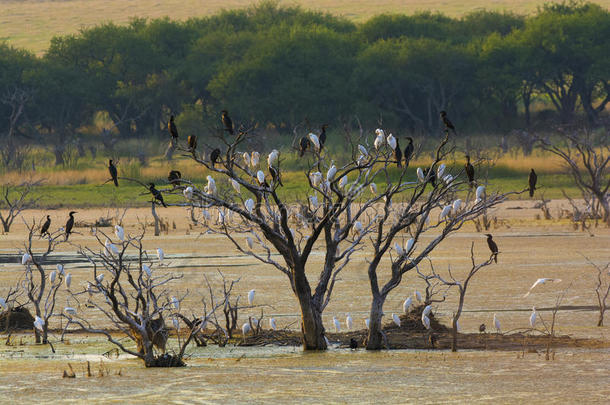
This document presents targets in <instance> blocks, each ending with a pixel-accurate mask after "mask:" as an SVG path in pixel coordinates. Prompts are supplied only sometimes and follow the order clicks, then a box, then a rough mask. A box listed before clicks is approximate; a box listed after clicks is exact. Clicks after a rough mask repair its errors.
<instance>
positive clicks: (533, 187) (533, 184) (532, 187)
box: [528, 169, 538, 197]
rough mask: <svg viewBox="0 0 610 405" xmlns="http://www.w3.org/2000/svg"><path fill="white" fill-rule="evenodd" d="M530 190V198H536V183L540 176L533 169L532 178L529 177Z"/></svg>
mask: <svg viewBox="0 0 610 405" xmlns="http://www.w3.org/2000/svg"><path fill="white" fill-rule="evenodd" d="M528 180H529V186H530V187H529V189H530V197H533V196H534V190H536V182H537V181H538V176H537V175H536V172H535V171H534V169H532V171H531V172H530V177H529V179H528Z"/></svg>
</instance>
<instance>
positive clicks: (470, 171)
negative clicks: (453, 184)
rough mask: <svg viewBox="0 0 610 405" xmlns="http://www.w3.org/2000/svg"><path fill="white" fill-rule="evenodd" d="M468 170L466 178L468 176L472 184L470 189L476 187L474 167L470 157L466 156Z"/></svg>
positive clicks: (465, 166)
mask: <svg viewBox="0 0 610 405" xmlns="http://www.w3.org/2000/svg"><path fill="white" fill-rule="evenodd" d="M464 168H465V169H466V176H468V182H469V183H470V187H472V186H473V185H474V166H473V165H472V164H471V163H470V156H469V155H466V164H465V165H464Z"/></svg>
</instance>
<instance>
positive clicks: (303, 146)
mask: <svg viewBox="0 0 610 405" xmlns="http://www.w3.org/2000/svg"><path fill="white" fill-rule="evenodd" d="M307 148H309V138H307V137H306V136H304V137H302V138H301V140H300V141H299V157H303V155H305V151H306V150H307Z"/></svg>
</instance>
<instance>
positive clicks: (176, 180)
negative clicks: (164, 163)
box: [167, 170, 182, 186]
mask: <svg viewBox="0 0 610 405" xmlns="http://www.w3.org/2000/svg"><path fill="white" fill-rule="evenodd" d="M180 179H182V173H180V172H179V171H178V170H170V172H169V174H168V176H167V181H169V184H171V185H173V186H179V185H180Z"/></svg>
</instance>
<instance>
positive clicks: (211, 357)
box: [0, 202, 610, 403]
mask: <svg viewBox="0 0 610 405" xmlns="http://www.w3.org/2000/svg"><path fill="white" fill-rule="evenodd" d="M508 206H512V207H514V206H523V208H524V209H520V210H509V209H507V207H508ZM537 213H538V211H536V210H534V209H531V203H529V202H510V203H509V204H507V206H506V207H504V208H503V209H501V210H499V211H498V212H497V215H498V217H499V219H504V220H506V221H507V222H506V225H504V226H500V227H498V228H497V229H492V233H493V234H494V239H495V240H496V241H497V243H498V245H499V248H500V256H499V263H498V264H497V265H493V266H490V267H487V268H485V269H483V270H481V272H480V273H479V274H478V275H477V276H476V277H475V279H473V281H472V282H471V285H470V287H469V292H468V296H467V298H466V302H465V313H464V314H463V315H462V318H461V319H460V325H461V327H462V330H463V331H466V332H468V331H470V332H471V331H475V330H476V329H477V328H478V326H479V325H480V324H481V323H486V324H487V326H488V328H490V327H491V324H492V317H493V313H494V312H495V313H497V315H498V317H499V318H500V320H501V322H502V329H503V331H511V330H519V329H524V328H526V327H528V319H529V313H530V311H531V307H532V306H536V307H537V308H538V309H540V308H549V307H552V306H554V305H555V303H556V300H557V297H558V296H559V294H560V293H561V292H562V291H564V290H567V291H566V294H565V298H564V300H563V302H562V304H563V305H574V306H584V307H586V306H592V305H595V295H594V291H593V283H594V271H593V269H592V267H591V266H590V265H588V264H586V262H585V260H584V258H583V256H582V255H586V256H587V257H589V258H591V260H593V261H595V262H597V263H602V262H604V261H606V262H607V261H608V260H610V231H608V230H607V229H594V230H593V236H590V235H589V234H588V233H582V232H576V231H574V230H573V229H572V228H571V226H569V224H568V223H567V222H565V221H544V222H541V221H537V220H535V215H536V214H537ZM32 214H35V215H38V216H41V213H32ZM103 214H105V211H100V210H98V211H95V210H89V211H84V212H83V213H80V214H79V215H81V219H86V220H93V219H95V218H97V217H99V216H100V215H103ZM164 214H165V215H167V218H168V219H169V220H170V221H174V222H176V229H175V230H173V229H172V230H170V232H169V234H167V235H162V236H160V237H157V238H155V237H153V236H150V237H147V240H146V248H147V250H148V251H149V252H150V253H151V256H153V257H155V256H156V254H155V253H154V249H155V248H156V247H162V248H163V249H164V250H165V252H166V262H165V263H166V264H167V266H163V267H161V266H158V265H157V263H156V260H153V263H154V266H153V271H156V272H172V273H174V274H181V275H182V276H183V278H182V279H181V280H179V281H178V282H177V283H176V295H178V294H180V295H181V294H183V293H187V292H188V296H187V299H186V300H185V302H184V304H183V308H185V309H186V310H187V312H190V311H193V312H197V310H198V309H199V308H200V306H201V304H200V303H201V299H202V298H206V297H207V294H206V293H205V289H204V288H203V286H204V284H203V283H204V279H203V274H206V275H208V277H209V278H210V280H211V281H212V282H213V284H214V285H215V286H218V285H219V278H218V277H217V273H216V272H217V270H221V271H222V272H223V273H224V274H225V276H227V277H228V278H229V279H231V278H237V277H241V281H240V283H239V284H238V286H237V292H238V293H239V294H242V295H244V296H245V294H246V293H247V291H249V290H250V289H253V288H254V289H255V290H256V298H255V303H257V304H262V305H264V306H262V307H261V308H257V309H256V310H252V311H250V312H247V311H244V313H242V314H240V317H242V319H245V318H246V317H247V315H257V316H260V311H261V310H262V311H264V314H265V318H268V317H269V316H274V317H275V318H276V320H277V322H278V326H279V327H296V325H297V321H298V316H297V314H298V308H297V306H296V305H295V302H294V298H293V296H292V294H291V293H290V290H289V288H288V284H287V280H286V278H285V276H284V275H283V274H281V273H279V272H278V271H276V270H274V269H273V268H270V267H269V266H264V265H261V264H259V263H257V262H256V261H254V260H253V259H252V258H250V257H248V256H244V255H240V254H238V253H237V252H236V251H235V250H234V249H233V248H230V247H229V246H228V244H227V242H226V240H225V239H223V238H222V237H220V236H215V235H201V236H200V235H198V234H196V233H195V232H194V231H191V230H189V229H188V224H187V222H186V220H185V218H184V213H183V212H182V211H180V210H167V211H166V212H164ZM145 215H146V212H145V211H143V212H139V211H138V210H132V211H129V212H128V215H127V217H126V222H127V223H128V224H129V223H131V224H135V223H137V220H136V216H137V217H139V218H143V217H144V216H145ZM26 216H27V214H26ZM63 217H65V213H64V212H63V211H62V212H55V213H53V214H52V218H53V220H54V221H55V222H58V221H59V220H60V218H63ZM78 230H79V231H80V232H82V235H74V237H73V238H71V240H72V241H73V242H74V243H76V244H91V241H92V237H91V236H90V235H89V234H88V233H87V229H86V228H80V229H78ZM107 231H108V232H110V233H111V230H110V229H107ZM127 231H128V232H135V227H129V226H128V227H127ZM149 231H150V229H149ZM434 236H435V235H434V234H433V233H431V234H430V235H428V236H426V238H433V237H434ZM23 238H24V233H23V227H22V225H20V224H16V227H15V231H14V232H11V234H9V235H3V236H1V237H0V253H1V254H2V255H3V256H2V259H7V260H0V262H1V263H0V295H4V293H5V292H6V291H7V289H8V286H9V285H13V284H14V283H15V282H16V281H17V280H18V278H19V275H20V272H21V266H20V265H19V264H18V263H16V261H17V259H18V257H17V256H14V257H13V262H12V263H6V261H10V260H9V259H10V258H11V257H12V256H11V257H9V256H7V255H15V254H16V252H17V251H18V249H19V248H20V247H21V246H22V245H23ZM472 241H474V242H475V247H474V249H475V256H476V258H477V260H484V259H486V258H487V257H488V254H489V253H488V250H487V245H486V243H485V238H484V237H483V236H482V235H481V234H479V233H476V232H475V231H474V229H473V228H472V227H468V226H467V227H465V228H464V229H463V230H462V231H460V232H459V233H458V234H455V235H454V236H452V237H450V238H449V239H448V240H447V241H446V242H445V243H443V244H442V245H441V246H440V248H438V249H437V250H435V252H434V254H433V255H432V256H431V258H432V260H433V263H434V266H435V269H436V270H437V271H438V272H440V273H441V274H443V276H448V272H447V269H448V266H451V271H452V274H453V275H454V276H455V277H456V278H457V279H460V278H461V277H463V275H464V274H465V273H466V272H467V271H468V269H469V262H470V257H469V250H470V244H471V242H472ZM36 244H37V246H38V247H39V248H42V247H43V245H42V244H41V243H39V242H36ZM365 257H366V252H359V253H358V254H356V255H355V256H354V257H353V260H352V262H351V264H350V265H349V266H348V267H347V268H346V269H345V270H344V271H343V273H342V274H341V276H340V281H338V283H337V286H336V289H335V294H334V295H333V299H332V300H331V302H330V304H329V306H328V307H327V309H326V312H325V323H326V325H327V327H328V328H330V327H331V324H332V321H331V320H332V317H333V316H336V317H337V318H339V319H344V318H345V314H346V313H348V312H349V313H351V315H352V316H353V318H354V324H355V326H356V327H357V328H361V327H363V325H364V323H363V319H364V318H365V317H367V310H368V306H369V303H370V298H369V297H370V294H369V292H368V280H367V275H366V263H365ZM54 258H55V259H56V260H57V261H62V262H64V263H66V271H69V272H71V273H72V275H73V289H74V290H78V289H81V290H82V288H83V285H84V284H85V282H86V280H89V279H91V269H90V266H88V265H87V264H86V263H83V262H82V261H80V260H79V259H78V258H77V257H76V255H75V254H74V252H73V250H72V249H70V248H69V247H68V246H65V245H64V246H62V247H61V248H60V249H59V251H58V252H56V253H55V254H54ZM322 259H323V257H322V252H321V251H316V252H314V256H313V258H312V262H311V264H310V266H309V267H308V276H309V277H310V278H311V280H312V281H315V280H316V278H317V275H318V269H319V265H320V263H321V260H322ZM53 267H54V266H53ZM428 268H429V267H428V265H424V266H423V267H422V270H423V271H427V270H428ZM539 277H554V278H560V279H562V282H561V283H557V284H550V285H545V286H542V287H540V288H538V289H536V290H534V292H533V293H532V294H531V295H530V296H529V297H527V298H523V297H522V296H523V294H524V293H525V292H527V290H528V289H529V287H530V286H531V285H532V284H533V282H534V281H535V280H536V279H537V278H539ZM384 278H387V273H384V272H383V271H382V272H381V279H382V280H383V279H384ZM423 288H424V284H423V282H422V281H421V280H419V279H418V278H417V277H416V274H414V273H412V274H407V275H406V277H405V278H404V279H403V284H402V285H401V286H400V287H399V288H397V289H396V290H395V291H394V292H393V293H392V294H391V295H390V296H389V297H388V301H387V303H386V306H385V308H384V309H385V312H386V314H388V318H389V315H391V313H392V312H399V311H401V306H402V301H403V300H404V298H405V297H406V296H408V295H411V294H412V293H413V291H414V290H415V289H417V290H419V291H423ZM438 297H439V298H440V297H441V294H439V295H438ZM59 300H60V301H59V302H61V303H62V306H63V303H64V302H66V300H67V297H66V293H65V291H63V290H62V291H61V292H60V294H59ZM70 304H71V305H73V304H74V302H70ZM455 305H456V297H455V294H454V293H452V292H449V293H448V295H447V299H446V300H445V301H444V302H442V303H439V304H436V305H435V312H436V314H437V315H439V316H440V317H441V320H448V317H449V316H451V313H452V312H453V311H454V310H455ZM80 310H81V311H82V313H83V314H86V316H87V317H88V318H91V319H93V320H95V321H96V322H98V323H99V324H102V325H104V324H107V323H106V321H105V320H104V319H103V318H102V317H101V316H100V315H99V313H96V312H95V311H94V310H91V309H86V308H84V306H82V307H81V309H80ZM539 313H540V315H541V316H542V319H544V320H545V321H548V320H549V318H550V314H549V312H546V311H544V310H543V311H540V312H539ZM596 317H597V314H596V312H595V311H593V310H569V311H560V313H559V315H558V319H557V328H558V331H559V333H565V334H570V335H572V336H576V337H592V338H602V339H608V336H610V328H609V327H608V326H606V327H603V328H597V327H595V323H596ZM606 323H607V324H610V319H607V322H606ZM51 326H52V327H57V328H59V327H61V326H62V325H61V323H60V321H59V320H57V319H55V320H53V321H52V323H51ZM55 338H56V337H54V339H55ZM70 339H72V344H71V345H64V344H60V343H57V344H56V347H57V350H58V354H56V355H54V356H51V355H50V354H49V349H48V347H37V346H33V345H29V344H28V345H25V346H15V347H0V393H7V395H8V397H7V398H10V399H11V400H15V401H16V400H20V401H21V400H24V401H27V400H31V399H32V398H41V399H43V400H44V401H49V402H53V401H58V400H59V399H64V398H65V399H71V400H74V401H79V400H84V399H85V398H87V399H88V400H99V401H102V400H108V399H113V400H115V401H117V402H124V401H126V400H128V401H129V402H150V401H153V400H165V401H166V400H168V399H169V398H171V399H172V400H173V401H175V402H191V401H193V400H196V401H198V402H219V401H228V402H237V401H239V402H244V401H247V402H269V401H272V402H279V403H282V402H296V401H306V402H318V403H319V402H338V403H343V402H363V403H364V402H373V401H381V402H392V403H396V402H415V401H417V402H424V403H428V402H429V403H438V402H446V401H448V400H458V401H461V402H472V401H473V400H479V401H481V402H491V401H501V402H523V401H534V402H548V401H551V402H560V401H561V402H566V401H567V402H577V401H581V400H586V401H587V402H605V401H606V400H607V397H608V396H609V394H610V391H609V389H608V384H607V376H608V372H609V371H610V369H609V368H610V362H609V361H608V360H610V353H609V352H608V351H592V350H588V351H585V350H582V351H574V350H572V351H571V350H561V351H559V352H558V353H557V355H556V357H555V360H554V361H548V362H547V361H545V360H544V357H540V356H539V355H538V354H531V353H526V354H525V357H524V358H518V357H519V356H520V353H516V352H508V353H501V352H461V353H458V354H451V353H438V352H408V351H396V352H391V353H388V352H384V353H365V352H349V351H345V350H336V349H335V350H332V351H330V352H329V353H321V354H320V353H317V354H302V353H301V352H300V350H299V349H298V348H288V349H286V348H224V349H219V348H213V347H210V348H200V349H196V348H194V349H193V350H191V358H190V359H189V361H188V364H189V367H188V368H186V369H181V370H169V371H168V370H146V369H144V368H142V367H141V365H140V364H139V363H138V362H137V361H135V360H131V359H128V358H120V359H112V360H111V359H106V358H105V357H104V358H102V357H100V354H101V353H104V352H106V351H107V350H109V349H110V348H111V346H110V345H109V344H107V343H105V342H103V341H101V340H95V338H93V337H90V338H89V339H87V340H86V341H81V338H79V337H70ZM91 339H94V340H91ZM242 356H245V357H242ZM101 358H102V359H103V361H104V367H107V368H108V369H109V370H110V375H109V376H106V377H103V378H97V377H95V378H94V377H92V378H82V368H83V364H84V361H86V360H87V359H88V360H91V361H92V362H93V363H94V364H95V366H94V367H93V368H94V373H97V368H98V367H97V365H98V364H99V363H98V362H99V360H100V359H101ZM238 359H239V360H238ZM68 362H70V363H71V364H73V366H74V367H75V369H76V370H77V374H78V375H79V378H77V379H75V380H62V379H61V374H62V372H63V370H64V369H66V368H67V363H68ZM118 370H121V374H122V375H121V376H117V375H114V374H115V373H116V372H117V371H118ZM302 381H307V384H306V387H305V388H300V384H301V382H302ZM567 381H569V383H566V382H567ZM144 383H145V384H148V385H147V386H142V384H144ZM380 393H381V394H380ZM0 402H3V401H1V400H0Z"/></svg>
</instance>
